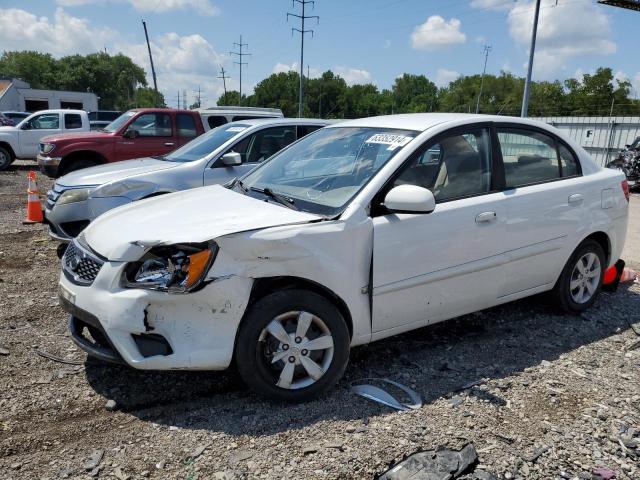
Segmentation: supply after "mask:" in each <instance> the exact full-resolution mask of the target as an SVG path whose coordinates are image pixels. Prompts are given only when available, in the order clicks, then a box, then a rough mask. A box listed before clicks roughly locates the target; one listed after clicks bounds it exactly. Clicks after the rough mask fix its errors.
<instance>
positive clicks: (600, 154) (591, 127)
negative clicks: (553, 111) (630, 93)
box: [535, 117, 640, 165]
mask: <svg viewBox="0 0 640 480" xmlns="http://www.w3.org/2000/svg"><path fill="white" fill-rule="evenodd" d="M535 120H539V121H541V122H546V123H549V124H551V125H553V126H554V127H556V128H558V129H559V130H562V131H563V132H564V133H565V134H566V135H568V136H569V137H571V138H572V139H573V140H575V141H576V142H578V143H579V144H580V145H582V146H583V147H584V149H585V150H586V151H587V152H589V153H590V154H591V156H592V157H593V159H594V160H595V161H596V162H597V163H599V164H600V165H605V164H606V163H607V162H608V161H609V160H610V159H612V158H615V157H616V156H617V154H618V152H619V151H620V150H622V149H624V148H625V145H628V144H630V143H632V142H633V141H634V140H635V139H636V137H639V136H640V117H539V118H535Z"/></svg>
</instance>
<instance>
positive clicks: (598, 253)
mask: <svg viewBox="0 0 640 480" xmlns="http://www.w3.org/2000/svg"><path fill="white" fill-rule="evenodd" d="M580 266H581V267H580ZM605 269H606V264H605V254H604V251H603V250H602V246H601V245H600V244H599V243H598V242H596V241H595V240H585V241H584V242H582V243H581V244H580V245H579V246H578V248H576V250H575V251H574V252H573V254H572V255H571V257H570V258H569V260H568V261H567V264H566V265H565V266H564V268H563V269H562V273H561V274H560V278H558V281H557V282H556V285H555V287H554V288H553V290H552V297H553V299H554V301H555V303H556V304H557V306H558V307H560V308H561V309H562V310H563V311H565V312H567V313H572V314H576V315H577V314H579V313H581V312H584V311H585V310H587V309H588V308H589V307H591V305H593V302H595V301H596V298H597V297H598V294H599V293H600V290H601V289H602V279H603V277H604V271H605ZM572 285H573V288H572Z"/></svg>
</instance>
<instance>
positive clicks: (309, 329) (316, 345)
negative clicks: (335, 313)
mask: <svg viewBox="0 0 640 480" xmlns="http://www.w3.org/2000/svg"><path fill="white" fill-rule="evenodd" d="M258 348H259V351H260V358H261V360H262V361H263V362H264V365H265V366H266V367H267V369H268V371H270V372H271V374H272V378H273V382H274V384H275V385H276V386H278V387H280V388H283V389H288V390H296V389H300V388H305V387H308V386H309V385H312V384H313V383H315V382H317V381H318V380H319V379H320V378H321V377H322V376H323V375H324V374H325V373H326V372H327V370H328V369H329V367H330V366H331V361H332V359H333V353H334V343H333V336H332V335H331V331H330V330H329V327H327V325H326V324H325V323H324V322H323V321H322V319H321V318H319V317H318V316H316V315H314V314H312V313H309V312H307V311H304V310H302V311H290V312H287V313H283V314H281V315H278V316H277V317H275V318H274V319H272V320H271V321H270V322H269V323H268V324H267V326H266V327H265V328H264V329H263V330H262V332H261V334H260V338H259V343H258Z"/></svg>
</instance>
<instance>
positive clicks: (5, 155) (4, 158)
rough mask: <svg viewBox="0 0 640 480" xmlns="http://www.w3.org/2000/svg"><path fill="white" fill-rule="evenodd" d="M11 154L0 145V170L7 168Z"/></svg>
mask: <svg viewBox="0 0 640 480" xmlns="http://www.w3.org/2000/svg"><path fill="white" fill-rule="evenodd" d="M13 160H14V158H13V155H11V152H10V151H9V150H7V149H6V148H4V147H0V171H2V170H6V169H7V168H9V165H11V164H12V163H13Z"/></svg>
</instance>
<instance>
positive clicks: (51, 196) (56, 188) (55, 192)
mask: <svg viewBox="0 0 640 480" xmlns="http://www.w3.org/2000/svg"><path fill="white" fill-rule="evenodd" d="M64 191H65V188H64V187H61V186H60V185H58V184H57V183H54V184H53V189H52V190H49V191H48V192H47V208H48V209H49V210H51V209H52V208H53V206H54V205H55V204H56V202H57V201H58V198H60V195H62V192H64Z"/></svg>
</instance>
